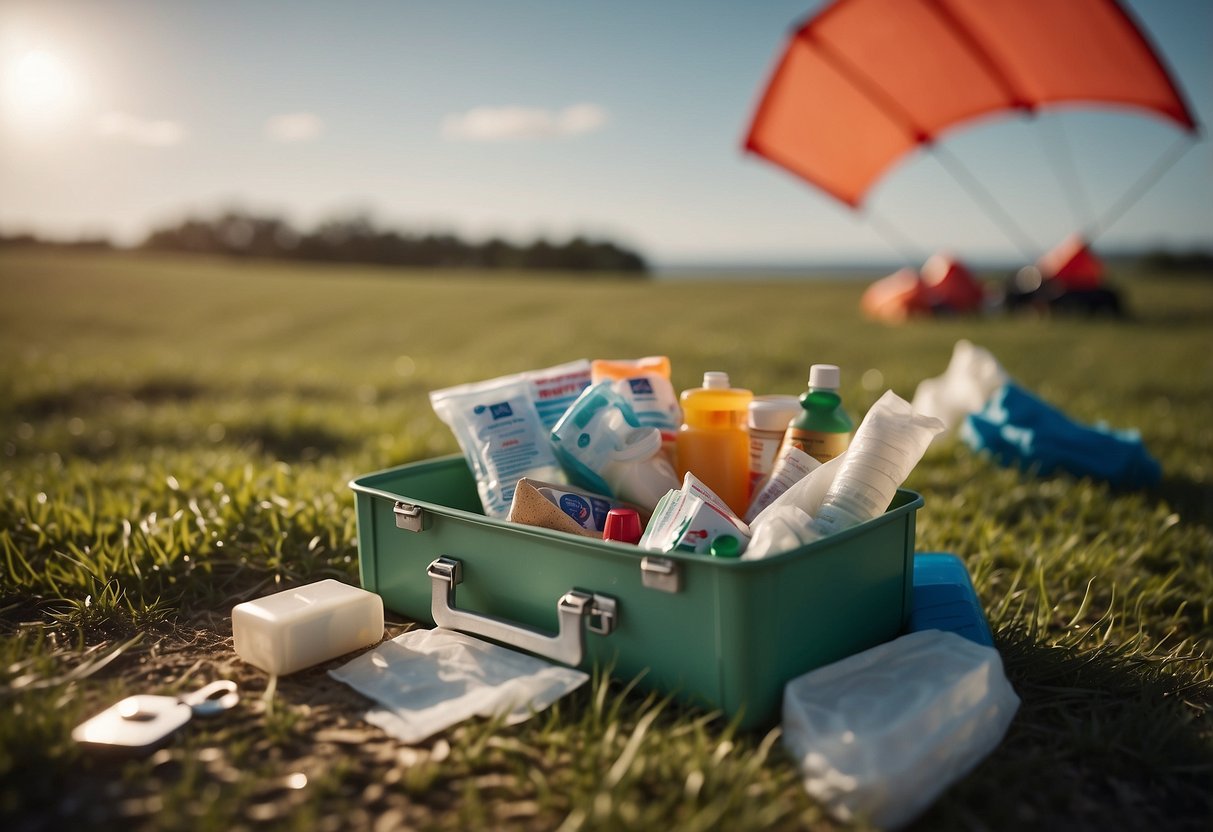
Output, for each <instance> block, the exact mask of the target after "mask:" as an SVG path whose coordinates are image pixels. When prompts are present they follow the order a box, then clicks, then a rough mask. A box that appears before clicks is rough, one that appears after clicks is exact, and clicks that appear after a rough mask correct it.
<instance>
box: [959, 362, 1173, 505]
mask: <svg viewBox="0 0 1213 832" xmlns="http://www.w3.org/2000/svg"><path fill="white" fill-rule="evenodd" d="M960 433H961V438H962V439H963V440H964V441H965V442H966V443H967V444H968V445H969V447H970V448H972V449H973V450H975V451H988V452H989V453H990V454H991V455H992V456H993V457H994V459H996V460H998V462H1000V463H1001V464H1003V465H1006V466H1018V467H1019V468H1020V469H1022V470H1025V471H1027V470H1034V471H1036V472H1037V473H1039V474H1040V475H1041V476H1049V475H1050V474H1053V473H1055V472H1057V471H1065V472H1068V473H1070V474H1072V475H1074V476H1076V477H1091V478H1092V479H1097V480H1104V481H1106V482H1108V483H1110V484H1111V485H1113V486H1114V487H1116V488H1146V487H1150V486H1153V485H1157V484H1158V482H1159V480H1160V479H1161V478H1162V469H1161V467H1159V464H1158V462H1157V461H1156V460H1155V459H1154V458H1153V457H1152V456H1150V454H1149V452H1148V451H1147V450H1146V447H1145V445H1144V444H1143V443H1142V441H1141V435H1140V434H1139V433H1138V432H1137V431H1135V430H1119V431H1113V430H1110V429H1107V428H1104V427H1099V426H1096V427H1089V426H1086V425H1080V424H1078V423H1077V422H1074V421H1073V420H1071V419H1070V418H1069V417H1068V416H1066V415H1065V414H1064V413H1062V412H1061V411H1060V410H1058V409H1057V408H1055V407H1053V406H1051V405H1049V404H1046V403H1045V402H1043V401H1041V400H1040V399H1038V398H1036V397H1035V396H1033V395H1032V394H1031V393H1029V392H1028V391H1026V390H1024V389H1023V388H1022V387H1020V386H1019V385H1017V384H1014V383H1008V384H1005V385H1003V386H1002V387H1000V388H999V389H997V390H995V391H994V394H993V395H992V396H990V398H989V400H988V401H987V402H986V406H985V408H984V409H982V410H981V412H979V413H970V414H969V415H968V416H967V417H966V418H965V422H964V424H963V425H962V426H961V432H960Z"/></svg>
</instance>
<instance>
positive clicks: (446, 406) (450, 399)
mask: <svg viewBox="0 0 1213 832" xmlns="http://www.w3.org/2000/svg"><path fill="white" fill-rule="evenodd" d="M430 405H431V406H432V407H433V408H434V412H435V413H436V414H438V418H440V419H442V421H444V422H446V424H447V426H448V427H450V429H451V432H452V433H454V434H455V439H456V441H458V442H459V447H460V449H461V450H462V451H463V456H464V459H466V460H467V462H468V467H469V468H470V469H471V470H472V473H473V474H474V475H475V477H476V491H477V493H478V494H479V495H480V503H481V505H482V506H483V508H484V513H485V514H487V515H488V516H489V517H496V518H498V519H504V518H505V516H506V515H507V514H509V511H510V502H511V501H512V500H513V499H514V486H515V485H516V484H517V483H518V480H519V479H520V478H522V477H532V478H534V479H539V480H545V481H548V482H564V480H565V476H564V470H563V469H562V468H561V467H560V463H559V462H557V461H556V457H555V455H554V454H553V453H552V447H551V444H550V443H549V442H548V438H547V428H546V427H545V426H544V424H543V421H542V419H541V418H540V416H539V413H538V411H537V410H536V409H535V402H534V399H533V393H532V383H531V382H530V381H528V380H527V379H525V378H523V377H522V376H508V377H505V378H499V379H492V380H489V381H479V382H474V383H472V384H461V385H459V386H457V387H448V388H446V389H444V390H434V391H433V392H431V393H430Z"/></svg>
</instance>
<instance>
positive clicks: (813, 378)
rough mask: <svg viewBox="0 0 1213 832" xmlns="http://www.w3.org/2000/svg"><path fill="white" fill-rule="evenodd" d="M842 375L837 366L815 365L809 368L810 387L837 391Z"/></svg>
mask: <svg viewBox="0 0 1213 832" xmlns="http://www.w3.org/2000/svg"><path fill="white" fill-rule="evenodd" d="M840 384H841V374H840V373H839V372H838V365H836V364H814V365H813V366H812V367H810V368H809V387H813V388H817V389H822V390H837V389H838V387H839V385H840Z"/></svg>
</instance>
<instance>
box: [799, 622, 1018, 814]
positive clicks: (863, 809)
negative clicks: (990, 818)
mask: <svg viewBox="0 0 1213 832" xmlns="http://www.w3.org/2000/svg"><path fill="white" fill-rule="evenodd" d="M1018 708H1019V697H1018V696H1016V695H1015V691H1014V690H1012V689H1011V685H1010V683H1009V682H1008V681H1007V679H1006V676H1005V675H1004V674H1003V669H1002V659H1001V658H1000V657H999V655H998V651H997V650H994V649H993V648H991V647H985V646H983V645H979V644H976V643H974V642H972V641H969V640H968V639H966V638H964V637H962V636H958V635H956V634H955V633H948V632H943V631H942V630H923V631H921V632H917V633H911V634H909V635H905V636H902V637H901V638H898V639H895V640H893V641H890V642H887V643H885V644H882V645H879V646H877V647H874V648H872V649H871V650H865V651H864V652H862V653H858V654H856V655H854V656H851V657H849V658H846V659H843V660H841V661H838V662H835V663H834V664H831V665H826V666H825V667H820V668H818V669H816V670H813V671H810V672H809V673H806V674H804V675H803V676H800V677H798V678H796V679H793V680H792V681H790V682H788V684H787V686H786V687H785V688H784V694H783V742H784V745H785V746H786V747H787V749H788V751H789V752H790V753H791V755H792V756H793V758H794V759H795V760H796V762H797V764H798V765H799V766H800V770H801V773H802V774H803V775H804V785H805V789H806V791H808V793H809V794H810V795H811V796H812V797H813V798H815V799H816V800H818V801H820V802H821V803H822V804H824V805H825V806H826V807H827V808H828V809H829V810H830V812H831V813H832V814H833V815H834V816H835V817H837V818H839V819H840V820H843V821H850V820H852V819H854V818H864V819H866V820H867V821H869V822H871V823H873V824H875V825H877V826H880V827H885V828H896V827H900V826H903V825H905V824H906V823H909V822H910V821H911V820H913V819H914V818H915V817H917V816H918V815H919V814H920V813H921V812H923V811H924V810H925V809H926V808H927V807H928V806H930V805H931V803H932V802H933V801H934V800H935V798H936V797H938V796H939V795H940V794H941V793H943V791H944V790H945V789H947V788H948V787H949V786H950V785H952V784H953V783H955V782H956V781H957V780H959V779H960V778H961V777H963V776H964V775H965V774H967V773H968V772H969V771H970V770H972V769H973V768H974V767H975V766H976V765H977V764H978V763H979V762H980V761H981V760H982V759H984V758H985V757H986V755H988V754H989V753H990V752H991V751H993V750H994V748H995V747H997V745H998V743H999V742H1000V741H1001V740H1002V737H1003V735H1004V734H1005V733H1006V730H1007V727H1008V726H1009V725H1010V723H1011V718H1012V717H1013V716H1014V715H1015V712H1016V710H1017V709H1018Z"/></svg>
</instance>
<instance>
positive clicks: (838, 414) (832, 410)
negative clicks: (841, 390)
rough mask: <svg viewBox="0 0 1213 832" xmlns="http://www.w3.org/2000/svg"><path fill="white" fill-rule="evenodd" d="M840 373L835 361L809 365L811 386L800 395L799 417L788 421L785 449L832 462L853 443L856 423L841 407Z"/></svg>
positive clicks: (784, 439) (784, 440) (784, 438)
mask: <svg viewBox="0 0 1213 832" xmlns="http://www.w3.org/2000/svg"><path fill="white" fill-rule="evenodd" d="M838 387H839V372H838V367H837V366H835V365H834V364H814V365H813V366H812V367H810V368H809V389H808V391H806V392H804V393H801V394H800V406H801V408H803V409H802V411H801V413H800V415H799V416H797V417H795V418H794V419H792V421H791V422H789V423H788V429H787V432H785V433H784V435H783V448H784V449H785V450H786V449H787V448H789V447H792V448H799V449H800V450H802V451H804V452H805V453H806V454H808V455H809V456H811V457H813V458H814V459H816V460H817V461H818V462H829V461H830V460H831V459H833V458H834V457H836V456H838V455H839V454H841V453H842V452H843V451H845V450H846V449H847V446H848V445H850V444H851V429H852V428H853V427H854V423H852V422H851V417H850V416H848V415H847V412H846V411H845V410H843V409H842V397H841V396H839V395H838Z"/></svg>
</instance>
